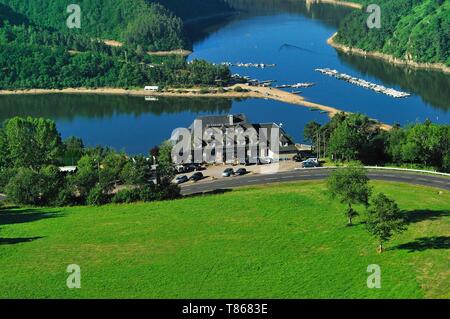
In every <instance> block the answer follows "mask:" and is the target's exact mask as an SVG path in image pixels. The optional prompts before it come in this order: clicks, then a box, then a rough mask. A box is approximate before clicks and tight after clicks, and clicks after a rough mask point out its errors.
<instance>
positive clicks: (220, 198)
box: [0, 182, 450, 298]
mask: <svg viewBox="0 0 450 319" xmlns="http://www.w3.org/2000/svg"><path fill="white" fill-rule="evenodd" d="M372 185H373V186H374V189H375V191H376V192H379V191H382V192H384V193H385V194H387V195H388V196H390V197H393V198H395V199H396V200H397V202H398V204H399V206H400V208H401V209H403V210H405V214H406V215H407V217H408V222H409V226H408V230H407V231H406V232H405V233H403V234H401V235H399V236H397V237H395V238H394V239H393V240H392V241H391V242H390V243H388V245H387V251H386V252H384V253H383V254H378V253H377V252H376V246H377V243H376V240H375V239H374V238H372V237H371V236H370V235H369V234H368V233H367V232H366V231H365V228H364V224H363V223H362V222H363V220H364V214H361V215H362V216H361V217H359V218H358V219H356V225H355V226H354V227H346V218H345V216H344V213H343V211H344V206H343V205H341V204H340V203H339V202H338V201H335V200H332V199H330V198H329V197H328V195H327V192H326V188H325V184H324V183H323V182H299V183H291V184H279V185H278V184H277V185H268V186H257V187H251V188H243V189H240V190H234V191H230V192H226V193H224V194H218V195H208V196H198V197H190V198H186V199H181V200H176V201H168V202H156V203H148V204H144V203H140V204H132V205H109V206H104V207H71V208H61V209H48V208H30V209H26V208H4V209H1V210H0V270H1V271H0V298H450V270H449V264H450V263H449V262H450V242H449V241H450V227H449V226H450V193H449V192H445V191H444V192H440V191H439V190H437V189H432V188H426V187H420V186H411V185H406V184H400V183H387V182H373V183H372ZM359 211H360V212H361V213H362V212H363V209H362V208H360V209H359ZM69 264H78V265H80V267H81V289H68V288H67V286H66V279H67V276H68V275H69V274H68V273H66V267H67V266H68V265H69ZM369 264H378V265H380V266H381V270H382V274H381V281H382V287H381V289H368V288H367V285H366V280H367V277H368V275H369V273H367V272H366V269H367V266H368V265H369Z"/></svg>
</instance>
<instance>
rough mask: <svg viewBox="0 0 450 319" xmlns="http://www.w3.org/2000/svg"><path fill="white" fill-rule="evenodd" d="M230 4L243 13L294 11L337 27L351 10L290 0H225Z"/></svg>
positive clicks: (264, 13) (269, 13) (268, 13)
mask: <svg viewBox="0 0 450 319" xmlns="http://www.w3.org/2000/svg"><path fill="white" fill-rule="evenodd" d="M226 1H227V2H228V3H229V4H230V6H231V7H232V8H234V9H236V10H239V11H241V12H243V13H244V14H243V16H244V17H245V15H246V14H247V15H272V14H279V13H296V14H301V15H303V16H305V17H308V18H311V19H318V20H320V21H321V22H322V23H325V24H327V25H330V26H333V27H336V28H337V27H338V26H339V24H340V23H341V21H342V19H343V18H344V17H345V15H347V14H348V13H350V12H351V11H352V9H350V8H348V7H344V6H338V5H330V4H325V3H320V2H319V3H316V2H313V1H291V0H226Z"/></svg>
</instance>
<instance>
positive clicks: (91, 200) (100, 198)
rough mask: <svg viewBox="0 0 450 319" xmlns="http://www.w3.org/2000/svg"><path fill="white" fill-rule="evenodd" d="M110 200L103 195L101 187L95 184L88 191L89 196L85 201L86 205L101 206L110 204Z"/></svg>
mask: <svg viewBox="0 0 450 319" xmlns="http://www.w3.org/2000/svg"><path fill="white" fill-rule="evenodd" d="M110 201H111V198H110V196H109V195H108V194H105V192H104V191H103V188H102V187H101V185H99V184H97V185H95V187H94V188H92V189H91V190H90V191H89V195H88V197H87V199H86V202H87V204H88V205H92V206H101V205H105V204H108V203H110Z"/></svg>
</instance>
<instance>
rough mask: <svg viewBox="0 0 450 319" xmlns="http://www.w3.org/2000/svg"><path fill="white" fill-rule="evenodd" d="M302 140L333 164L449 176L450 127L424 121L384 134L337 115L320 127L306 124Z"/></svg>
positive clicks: (361, 120) (358, 118) (357, 118)
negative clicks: (408, 168)
mask: <svg viewBox="0 0 450 319" xmlns="http://www.w3.org/2000/svg"><path fill="white" fill-rule="evenodd" d="M304 136H305V138H307V139H309V140H310V141H311V142H312V143H313V145H315V148H316V151H317V152H320V154H321V155H323V156H324V157H330V158H331V159H333V160H335V161H353V160H359V161H361V162H363V163H365V164H377V165H382V164H396V165H415V166H416V167H419V168H420V167H423V168H434V169H437V170H439V171H442V172H450V125H438V124H433V123H431V122H430V121H428V120H427V121H425V122H424V123H422V124H420V123H417V124H411V125H408V126H406V127H404V128H402V127H400V126H398V125H396V126H394V128H393V129H391V130H390V131H385V130H382V129H380V127H379V125H377V124H376V123H375V122H374V121H373V120H370V119H369V118H368V117H367V116H365V115H362V114H345V113H339V114H337V115H336V116H334V117H333V118H332V119H331V121H330V122H328V123H327V124H325V125H323V126H321V125H320V124H318V123H316V122H310V123H308V124H307V125H306V126H305V128H304Z"/></svg>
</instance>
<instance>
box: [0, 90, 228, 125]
mask: <svg viewBox="0 0 450 319" xmlns="http://www.w3.org/2000/svg"><path fill="white" fill-rule="evenodd" d="M231 105H232V101H231V100H229V99H216V98H186V99H178V98H160V99H159V100H158V101H152V102H148V101H145V99H144V97H133V96H120V95H118V96H116V95H78V94H67V95H64V94H51V95H31V96H30V95H22V96H13V95H11V96H0V121H1V122H3V121H4V120H6V119H8V118H11V117H13V116H33V117H45V118H52V119H58V120H66V121H74V120H75V119H76V118H107V117H112V116H115V115H133V116H136V117H139V116H141V115H144V114H152V115H155V116H162V115H169V114H178V113H183V112H189V113H196V114H197V113H227V112H229V110H230V109H231Z"/></svg>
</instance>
